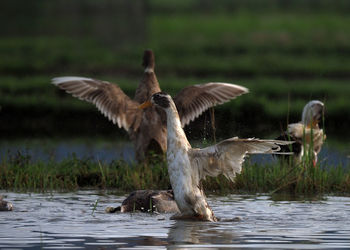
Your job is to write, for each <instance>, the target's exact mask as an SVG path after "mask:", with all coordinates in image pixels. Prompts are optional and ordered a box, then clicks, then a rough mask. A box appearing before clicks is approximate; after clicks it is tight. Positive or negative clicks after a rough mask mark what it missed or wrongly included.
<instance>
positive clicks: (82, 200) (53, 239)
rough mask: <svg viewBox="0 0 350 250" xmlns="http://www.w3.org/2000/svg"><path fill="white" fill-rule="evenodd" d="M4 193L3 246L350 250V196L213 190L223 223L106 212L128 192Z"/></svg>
mask: <svg viewBox="0 0 350 250" xmlns="http://www.w3.org/2000/svg"><path fill="white" fill-rule="evenodd" d="M0 193H1V194H3V195H5V196H6V200H9V201H12V203H13V205H14V211H12V212H0V249H8V248H16V249H38V248H42V249H79V248H87V249H96V248H99V249H116V248H120V249H131V248H137V249H144V248H148V249H165V248H168V249H187V248H191V249H202V248H215V249H224V248H236V249H244V248H265V249H281V248H283V249H322V248H323V249H336V248H348V249H349V248H350V198H349V197H334V196H325V197H322V198H319V197H318V198H309V199H302V200H291V199H286V198H283V199H279V198H278V197H277V198H274V197H270V196H267V195H258V196H256V195H227V196H209V197H208V200H209V203H210V205H211V206H212V208H213V210H214V213H215V215H216V216H217V217H219V218H221V219H222V220H223V221H221V222H194V221H174V220H170V216H171V214H145V213H125V214H122V213H115V214H107V213H105V212H104V209H105V208H106V207H107V206H117V205H119V204H120V203H121V202H122V200H123V199H124V198H125V195H124V194H122V195H121V194H118V193H116V192H114V191H97V190H87V191H78V192H72V193H46V194H37V193H13V192H6V191H2V192H1V191H0ZM96 204H97V205H96ZM236 217H238V218H240V220H234V221H232V220H231V219H233V218H236Z"/></svg>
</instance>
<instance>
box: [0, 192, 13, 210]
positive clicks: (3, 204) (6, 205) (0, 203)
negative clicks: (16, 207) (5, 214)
mask: <svg viewBox="0 0 350 250" xmlns="http://www.w3.org/2000/svg"><path fill="white" fill-rule="evenodd" d="M12 210H13V206H12V203H11V202H8V201H5V200H3V197H2V196H1V195H0V211H12Z"/></svg>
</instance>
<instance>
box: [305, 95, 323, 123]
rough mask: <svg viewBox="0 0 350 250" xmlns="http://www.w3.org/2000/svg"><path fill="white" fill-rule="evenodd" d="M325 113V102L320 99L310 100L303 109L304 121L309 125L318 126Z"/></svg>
mask: <svg viewBox="0 0 350 250" xmlns="http://www.w3.org/2000/svg"><path fill="white" fill-rule="evenodd" d="M323 113H324V104H323V102H320V101H318V100H313V101H310V102H308V103H307V104H306V105H305V107H304V110H303V115H302V122H303V123H304V124H305V125H307V126H308V127H312V128H314V127H316V125H317V124H318V123H319V122H320V121H321V120H322V117H323Z"/></svg>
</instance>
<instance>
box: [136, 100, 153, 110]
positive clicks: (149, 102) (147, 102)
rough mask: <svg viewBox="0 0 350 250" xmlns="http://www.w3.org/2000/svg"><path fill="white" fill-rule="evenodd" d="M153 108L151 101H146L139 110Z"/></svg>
mask: <svg viewBox="0 0 350 250" xmlns="http://www.w3.org/2000/svg"><path fill="white" fill-rule="evenodd" d="M150 106H152V103H151V101H145V102H144V103H142V104H141V105H140V106H139V109H145V108H148V107H150Z"/></svg>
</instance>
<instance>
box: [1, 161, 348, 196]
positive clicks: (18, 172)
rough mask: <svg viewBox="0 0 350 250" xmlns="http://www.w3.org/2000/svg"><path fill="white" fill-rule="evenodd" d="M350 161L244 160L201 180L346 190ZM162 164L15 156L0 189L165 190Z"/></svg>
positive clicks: (270, 188)
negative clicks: (236, 168) (232, 174)
mask: <svg viewBox="0 0 350 250" xmlns="http://www.w3.org/2000/svg"><path fill="white" fill-rule="evenodd" d="M349 169H350V168H349V166H347V168H344V167H340V166H339V167H329V169H327V170H326V169H321V168H320V167H319V166H317V167H313V166H312V163H311V162H309V163H305V164H300V165H297V166H291V165H290V164H280V163H272V164H270V165H265V166H262V165H258V164H249V162H246V163H245V164H244V167H243V171H242V173H241V174H238V175H237V176H236V179H235V182H234V183H232V182H230V181H229V180H227V179H226V178H225V177H223V176H219V177H216V178H210V177H208V178H207V180H205V181H204V182H203V186H204V189H205V190H206V192H215V193H234V192H236V193H246V192H248V193H259V192H263V193H292V194H297V195H300V194H305V195H308V194H329V193H336V194H349V192H350V172H349ZM169 187H170V183H169V178H168V171H167V167H166V163H165V162H164V161H161V160H157V161H155V162H153V163H149V164H133V165H129V164H127V163H125V162H123V161H117V162H112V163H110V164H104V163H99V162H93V161H90V160H79V159H77V158H74V157H73V158H70V159H67V160H64V161H62V162H58V163H54V162H49V163H44V162H35V163H34V162H32V161H31V160H30V157H29V156H24V155H17V156H15V157H9V158H8V159H7V160H2V161H1V162H0V189H11V190H16V191H28V190H32V191H39V192H48V191H52V190H62V191H67V190H75V189H79V188H103V189H104V188H115V189H119V190H122V191H132V190H137V189H168V188H169Z"/></svg>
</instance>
